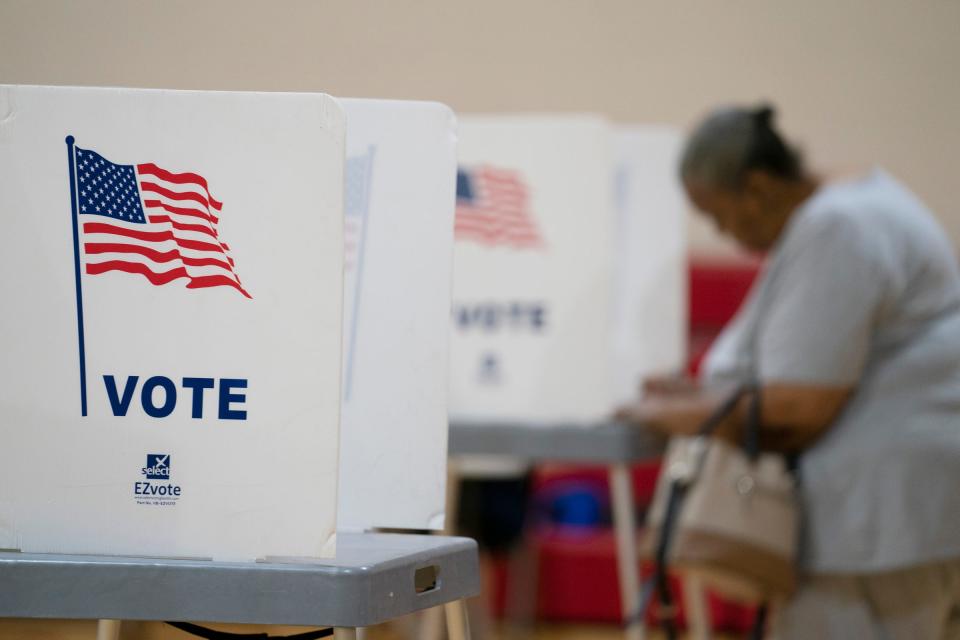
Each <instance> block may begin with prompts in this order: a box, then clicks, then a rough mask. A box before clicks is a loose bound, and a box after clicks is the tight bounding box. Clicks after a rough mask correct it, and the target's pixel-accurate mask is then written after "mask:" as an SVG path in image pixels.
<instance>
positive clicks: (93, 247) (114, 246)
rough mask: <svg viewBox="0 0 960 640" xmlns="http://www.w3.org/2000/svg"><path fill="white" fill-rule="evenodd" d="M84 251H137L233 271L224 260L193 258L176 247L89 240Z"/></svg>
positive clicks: (155, 257) (157, 258)
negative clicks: (154, 247)
mask: <svg viewBox="0 0 960 640" xmlns="http://www.w3.org/2000/svg"><path fill="white" fill-rule="evenodd" d="M83 247H84V251H86V253H88V254H94V255H98V254H101V253H136V254H139V255H142V256H144V257H146V258H150V260H152V261H154V262H161V263H162V262H170V261H171V260H182V261H183V263H184V264H185V265H188V266H191V267H220V268H221V269H223V270H224V271H231V269H230V265H229V264H227V263H226V262H224V261H223V260H217V259H216V258H193V257H190V256H185V255H183V254H182V253H180V252H179V251H177V250H176V249H170V250H169V251H159V250H157V249H152V248H150V247H145V246H143V245H139V244H122V243H119V242H88V243H86V244H85V245H83Z"/></svg>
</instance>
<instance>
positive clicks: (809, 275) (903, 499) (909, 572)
mask: <svg viewBox="0 0 960 640" xmlns="http://www.w3.org/2000/svg"><path fill="white" fill-rule="evenodd" d="M772 120H773V111H772V110H771V109H770V108H766V107H764V108H760V109H743V108H728V109H722V110H719V111H716V112H714V113H713V114H712V115H710V116H709V117H708V118H707V119H706V120H705V121H704V122H703V123H702V124H701V125H700V126H699V127H698V128H697V129H696V130H695V132H694V133H693V135H692V136H691V137H690V139H689V141H688V143H687V147H686V150H685V153H684V156H683V160H682V165H681V177H682V179H683V183H684V186H685V188H686V191H687V193H688V195H689V197H690V199H691V200H692V202H693V203H694V204H695V205H696V207H697V208H698V209H699V210H700V211H701V212H702V213H703V214H705V215H706V216H708V217H710V218H711V219H712V220H713V221H714V222H715V223H716V225H717V226H718V227H719V228H720V230H721V231H723V232H725V233H727V234H729V235H731V236H733V237H734V238H735V239H736V240H737V241H738V242H739V243H740V244H741V245H743V246H744V247H746V248H747V249H749V250H752V251H757V252H763V253H767V254H768V259H767V262H766V265H765V267H764V270H763V272H762V274H761V276H760V277H759V278H758V281H757V284H756V285H755V286H754V291H753V292H752V293H751V295H750V297H749V298H748V300H747V301H746V302H745V303H744V306H743V308H742V309H741V311H740V312H739V314H738V315H737V317H736V318H735V319H734V320H733V321H732V322H731V323H730V325H729V326H728V327H727V328H726V329H725V331H724V332H723V334H722V335H721V337H720V338H719V339H718V341H717V343H716V344H715V346H714V347H713V349H712V351H711V353H710V354H709V355H708V357H707V360H706V362H705V374H704V377H705V380H707V381H710V382H714V381H723V380H737V381H744V380H746V379H747V377H748V376H756V378H757V382H758V384H759V385H760V388H761V396H762V406H763V411H762V424H763V434H764V444H765V446H766V447H767V448H770V449H774V450H779V451H785V452H791V453H800V465H799V469H800V477H801V479H802V480H801V502H802V509H803V511H804V518H805V520H806V528H805V532H804V540H803V543H804V544H803V548H802V550H801V569H802V572H803V580H802V582H801V586H800V589H799V591H798V592H797V593H796V594H795V596H794V597H793V598H792V600H791V601H790V602H788V603H787V604H786V606H785V607H783V608H782V610H781V611H780V612H779V614H778V615H777V617H776V622H775V625H774V626H775V636H776V637H777V638H781V639H783V640H793V639H795V638H816V639H818V640H831V639H834V638H896V639H899V638H904V639H906V638H910V639H914V640H924V639H928V638H929V639H931V640H933V639H941V638H954V637H958V638H960V270H958V265H957V259H956V256H955V253H954V249H953V247H952V246H951V245H950V243H949V242H948V241H947V239H946V238H945V236H944V234H943V232H942V230H941V229H940V227H939V226H938V225H937V223H936V222H935V220H934V218H933V216H932V215H931V213H930V212H929V211H928V210H927V209H926V207H925V206H924V205H923V204H922V203H921V202H920V201H919V200H918V199H917V198H916V197H915V196H914V195H913V194H912V193H910V192H909V191H908V190H907V189H906V188H905V187H904V186H902V185H901V184H899V183H898V182H897V181H896V180H895V179H894V178H892V177H891V176H890V175H889V174H887V173H885V172H884V171H882V170H880V169H876V170H874V171H872V172H870V173H869V174H867V175H865V176H862V177H859V178H857V179H853V180H845V181H841V182H833V183H825V182H821V181H820V180H819V179H818V178H817V177H816V176H814V175H812V174H810V173H809V172H808V171H807V170H806V169H805V168H804V166H803V163H802V162H801V160H800V158H799V155H798V154H797V153H796V152H795V151H794V150H793V149H791V148H790V147H789V146H788V145H787V144H786V143H785V142H784V141H783V139H782V138H781V136H780V135H779V134H778V132H777V131H776V130H775V128H774V126H773V122H772ZM714 406H715V398H713V397H711V396H710V394H708V393H706V392H698V391H691V390H690V389H689V388H686V387H683V386H680V387H676V388H674V387H671V386H670V385H663V384H660V385H653V386H652V393H650V394H648V395H647V397H646V398H645V399H644V400H643V401H641V402H639V403H638V404H636V405H633V406H630V407H625V408H624V409H622V410H621V416H622V417H626V418H632V419H634V420H636V421H638V422H643V423H645V424H652V425H654V426H656V427H659V428H660V429H662V430H664V431H667V432H668V433H673V434H685V433H691V432H692V431H693V430H694V429H696V427H697V425H698V424H699V422H700V421H701V420H702V419H703V418H704V417H705V416H706V415H707V414H708V413H709V412H710V410H711V409H712V408H713V407H714Z"/></svg>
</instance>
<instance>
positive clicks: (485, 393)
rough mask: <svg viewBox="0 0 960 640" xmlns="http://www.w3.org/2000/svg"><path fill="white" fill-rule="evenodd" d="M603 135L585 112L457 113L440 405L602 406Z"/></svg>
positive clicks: (469, 408)
mask: <svg viewBox="0 0 960 640" xmlns="http://www.w3.org/2000/svg"><path fill="white" fill-rule="evenodd" d="M611 144H612V138H611V133H610V129H609V127H608V126H607V124H606V123H605V122H604V121H603V120H602V119H599V118H594V117H590V116H573V117H569V116H568V117H535V116H527V117H488V118H477V117H475V118H461V120H460V144H459V148H458V155H459V161H460V170H459V174H458V177H457V217H456V227H455V228H456V244H455V246H456V250H455V260H454V308H453V342H452V344H451V380H450V385H451V390H450V411H451V417H452V418H457V419H466V420H499V421H509V420H515V419H523V420H529V421H542V422H549V421H557V420H582V421H586V420H595V419H597V418H600V417H601V416H603V415H604V413H605V412H607V411H609V409H610V379H611V377H610V370H609V364H608V355H607V349H606V346H605V341H606V340H607V338H608V335H609V334H608V331H609V326H610V312H611V306H612V274H613V264H614V260H613V251H614V249H613V248H614V226H613V225H614V220H615V217H614V210H613V184H612V182H611V180H610V176H611V175H612V157H611V155H610V148H611Z"/></svg>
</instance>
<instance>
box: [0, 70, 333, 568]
mask: <svg viewBox="0 0 960 640" xmlns="http://www.w3.org/2000/svg"><path fill="white" fill-rule="evenodd" d="M344 134H345V121H344V115H343V112H342V109H341V108H340V106H339V105H338V104H337V103H336V102H335V101H334V100H333V99H331V98H329V97H327V96H324V95H322V94H292V93H288V94H262V93H233V92H215V93H214V92H195V91H157V90H126V89H85V88H51V87H15V86H0V175H2V176H3V189H2V190H0V211H2V212H3V217H4V223H5V229H4V231H5V235H6V238H7V242H6V243H5V246H4V251H3V252H0V268H2V270H3V273H4V277H3V279H2V280H0V291H2V297H3V300H4V308H5V310H6V312H5V313H3V314H0V352H2V353H3V354H4V357H3V358H2V359H0V372H2V373H0V375H2V379H3V385H2V386H0V415H2V421H0V441H2V442H3V446H2V447H0V548H12V549H19V550H22V551H25V552H29V551H41V552H78V553H109V554H139V555H164V556H195V557H213V558H216V559H254V558H260V557H265V556H278V555H282V556H314V557H316V556H323V555H330V554H332V553H333V552H334V546H333V541H334V537H333V534H334V530H335V517H336V485H337V474H338V447H339V443H338V425H339V406H340V368H341V322H342V315H343V308H342V276H343V274H342V265H343V230H342V225H343V217H342V199H343V163H344V160H343V158H344Z"/></svg>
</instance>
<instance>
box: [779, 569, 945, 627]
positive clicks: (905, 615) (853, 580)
mask: <svg viewBox="0 0 960 640" xmlns="http://www.w3.org/2000/svg"><path fill="white" fill-rule="evenodd" d="M773 631H774V633H773V637H774V638H776V640H801V639H802V640H810V639H813V640H836V639H841V638H843V639H847V638H850V639H856V640H871V639H873V638H876V639H878V640H901V639H902V640H960V561H951V562H948V563H943V564H935V565H926V566H922V567H915V568H909V569H903V570H900V571H891V572H889V573H876V574H864V575H817V576H810V577H808V578H807V579H806V580H805V581H804V583H803V584H802V585H801V588H800V590H799V591H798V592H797V594H796V596H795V597H794V598H793V599H792V600H791V601H790V602H788V603H787V604H786V605H785V606H784V607H783V609H782V610H780V611H778V612H777V614H776V617H775V619H774V621H773Z"/></svg>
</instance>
